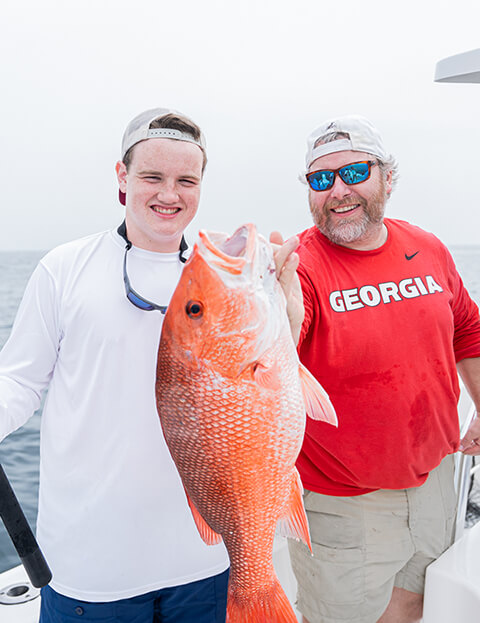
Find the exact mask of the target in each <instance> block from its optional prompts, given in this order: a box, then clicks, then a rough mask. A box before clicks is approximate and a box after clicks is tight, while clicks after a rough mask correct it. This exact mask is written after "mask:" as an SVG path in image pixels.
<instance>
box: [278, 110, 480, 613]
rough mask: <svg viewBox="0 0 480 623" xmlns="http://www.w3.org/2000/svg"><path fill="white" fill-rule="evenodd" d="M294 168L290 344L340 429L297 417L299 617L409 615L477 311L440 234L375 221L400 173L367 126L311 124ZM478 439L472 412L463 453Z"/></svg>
mask: <svg viewBox="0 0 480 623" xmlns="http://www.w3.org/2000/svg"><path fill="white" fill-rule="evenodd" d="M306 165H307V172H306V181H307V182H308V184H309V204H310V210H311V213H312V217H313V220H314V223H315V227H312V228H311V229H309V230H307V231H305V232H303V233H302V234H301V236H300V246H299V249H298V253H299V255H300V266H299V275H300V281H301V284H302V290H303V296H304V303H305V321H304V323H303V326H302V330H301V335H300V340H299V353H300V358H301V360H302V362H303V363H304V364H305V365H306V366H307V367H308V368H309V369H310V370H311V371H312V373H314V375H315V376H316V377H317V379H318V380H319V381H320V383H321V384H322V385H323V387H324V388H325V389H326V391H327V393H328V394H329V396H330V399H331V400H332V403H333V405H334V407H335V409H336V411H337V416H338V421H339V426H338V429H334V428H333V427H329V426H326V425H325V424H324V423H319V422H314V421H312V420H308V422H307V430H306V435H305V440H304V445H303V448H302V452H301V454H300V456H299V459H298V467H299V471H300V474H301V476H302V480H303V484H304V487H305V490H306V492H305V506H306V509H307V514H308V518H309V524H310V530H311V536H312V541H313V543H314V545H313V548H314V557H311V556H310V553H309V552H308V550H307V549H306V548H304V547H303V546H302V545H301V544H299V543H294V542H290V551H291V556H292V563H293V566H294V570H295V573H296V576H297V579H298V583H299V596H298V599H299V609H300V610H301V612H302V613H303V614H304V616H305V618H304V621H306V622H308V621H309V622H310V623H337V622H338V621H345V622H346V621H351V622H352V623H375V622H376V621H381V622H382V623H393V622H402V623H408V622H413V621H418V620H419V619H420V617H421V613H422V602H423V596H422V593H423V586H424V575H425V568H426V567H427V565H428V564H429V563H430V562H432V561H433V560H434V559H435V558H437V557H438V556H439V555H440V554H441V553H442V552H443V551H444V550H445V549H446V548H447V547H448V546H449V545H450V544H451V542H452V536H453V522H454V517H455V504H456V501H455V493H454V490H453V455H452V453H454V452H455V451H456V450H458V449H459V443H460V441H459V426H458V416H457V409H456V405H457V400H458V396H459V386H458V379H457V366H458V370H459V372H460V374H461V375H462V378H463V380H464V382H465V384H466V387H467V388H468V390H469V392H470V395H471V396H472V398H473V399H474V401H475V403H476V406H477V409H478V408H479V407H480V359H479V357H480V321H479V317H478V308H477V306H476V305H475V304H474V303H473V301H472V300H471V299H470V297H469V296H468V294H467V292H466V290H465V288H464V286H463V284H462V281H461V279H460V277H459V275H458V273H457V271H456V269H455V266H454V263H453V260H452V258H451V256H450V254H449V253H448V251H447V249H446V248H445V247H444V245H442V244H441V242H440V241H439V240H438V239H437V238H435V237H434V236H433V235H432V234H429V233H427V232H424V231H422V230H421V229H419V228H418V227H415V226H413V225H410V224H408V223H406V222H404V221H399V220H392V219H387V218H385V217H384V211H385V205H386V202H387V199H388V197H389V195H390V192H391V190H392V188H393V186H394V184H395V182H396V178H397V167H396V163H395V160H394V159H393V158H392V157H391V156H390V155H389V154H388V153H387V152H386V151H385V148H384V146H383V143H382V140H381V137H380V135H379V133H378V131H377V130H376V129H375V128H374V127H373V126H372V124H371V123H370V122H369V121H368V120H366V119H364V118H362V117H357V116H349V117H343V118H339V119H333V120H329V121H327V122H326V123H324V124H322V125H321V126H320V127H319V128H317V129H316V130H315V131H314V132H313V134H312V135H311V136H310V138H309V141H308V153H307V162H306ZM479 443H480V421H479V420H478V418H477V419H476V420H475V421H474V423H473V424H472V426H471V428H470V430H469V432H468V434H467V436H466V437H465V439H464V440H462V444H463V445H462V448H463V449H464V451H465V452H468V453H469V454H479V453H480V447H479V445H478V444H479ZM445 457H446V458H445Z"/></svg>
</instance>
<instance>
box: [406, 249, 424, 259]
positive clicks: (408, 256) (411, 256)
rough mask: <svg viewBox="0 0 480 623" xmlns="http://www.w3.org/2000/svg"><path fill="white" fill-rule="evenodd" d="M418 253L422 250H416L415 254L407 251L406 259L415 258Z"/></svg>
mask: <svg viewBox="0 0 480 623" xmlns="http://www.w3.org/2000/svg"><path fill="white" fill-rule="evenodd" d="M417 253H420V251H416V252H415V253H414V254H413V255H407V254H406V253H405V259H406V260H411V259H412V258H414V257H415V256H416V255H417Z"/></svg>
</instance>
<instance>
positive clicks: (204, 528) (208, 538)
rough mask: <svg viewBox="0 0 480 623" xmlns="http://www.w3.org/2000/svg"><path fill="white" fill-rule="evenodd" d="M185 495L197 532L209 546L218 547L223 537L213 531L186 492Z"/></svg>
mask: <svg viewBox="0 0 480 623" xmlns="http://www.w3.org/2000/svg"><path fill="white" fill-rule="evenodd" d="M185 494H186V496H187V502H188V505H189V506H190V510H191V511H192V515H193V520H194V522H195V525H196V526H197V530H198V532H199V533H200V536H201V537H202V539H203V540H204V541H205V543H206V544H207V545H218V544H219V543H221V542H222V535H221V534H218V532H215V530H212V528H210V526H209V525H208V523H207V522H206V521H205V519H204V518H203V517H202V515H200V513H199V511H198V509H197V507H196V506H195V504H194V503H193V502H192V500H191V499H190V496H189V495H188V493H187V492H186V491H185Z"/></svg>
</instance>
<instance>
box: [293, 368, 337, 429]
mask: <svg viewBox="0 0 480 623" xmlns="http://www.w3.org/2000/svg"><path fill="white" fill-rule="evenodd" d="M298 372H299V375H300V383H301V385H302V394H303V400H304V401H305V409H306V411H307V415H308V416H309V417H310V418H312V420H321V421H323V422H328V423H329V424H332V425H333V426H338V420H337V415H336V413H335V409H334V408H333V405H332V403H331V402H330V398H329V397H328V394H327V392H326V391H325V390H324V389H323V387H322V386H321V385H320V383H319V382H318V381H317V379H316V378H315V377H314V376H313V374H312V373H311V372H310V371H309V370H307V368H306V367H305V366H304V365H302V364H299V370H298Z"/></svg>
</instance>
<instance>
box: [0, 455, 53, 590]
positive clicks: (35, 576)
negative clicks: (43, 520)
mask: <svg viewBox="0 0 480 623" xmlns="http://www.w3.org/2000/svg"><path fill="white" fill-rule="evenodd" d="M0 517H1V518H2V521H3V523H4V524H5V528H6V529H7V532H8V534H9V536H10V538H11V540H12V543H13V545H14V546H15V549H16V550H17V553H18V555H19V557H20V560H21V561H22V564H23V566H24V568H25V571H26V572H27V575H28V577H29V578H30V582H31V583H32V584H33V586H35V588H41V587H42V586H46V585H47V584H48V583H49V582H50V580H51V579H52V572H51V571H50V569H49V567H48V564H47V561H46V560H45V558H44V557H43V554H42V552H41V550H40V547H39V546H38V543H37V541H36V539H35V537H34V536H33V532H32V530H31V529H30V526H29V525H28V521H27V518H26V517H25V515H24V513H23V511H22V509H21V507H20V504H19V503H18V500H17V497H16V495H15V493H14V491H13V489H12V486H11V485H10V482H9V481H8V478H7V475H6V474H5V472H4V471H3V467H2V466H1V465H0Z"/></svg>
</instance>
